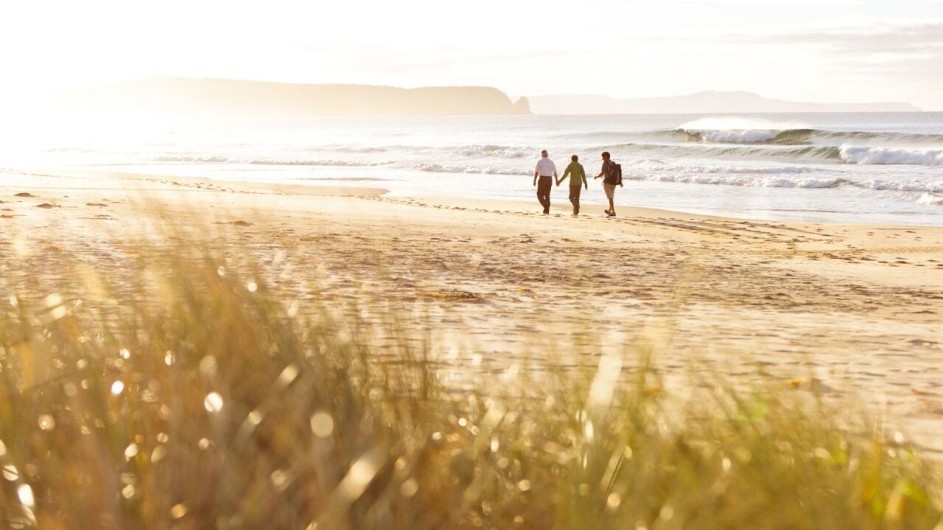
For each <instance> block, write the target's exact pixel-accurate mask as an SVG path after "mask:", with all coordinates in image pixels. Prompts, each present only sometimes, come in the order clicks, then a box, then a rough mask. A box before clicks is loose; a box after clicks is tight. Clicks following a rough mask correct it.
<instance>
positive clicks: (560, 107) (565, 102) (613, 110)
mask: <svg viewBox="0 0 943 530" xmlns="http://www.w3.org/2000/svg"><path fill="white" fill-rule="evenodd" d="M529 101H530V107H531V110H533V112H534V113H536V114H711V113H801V112H919V111H920V110H921V109H919V108H918V107H915V106H914V105H911V104H910V103H898V102H876V103H804V102H798V101H784V100H779V99H769V98H765V97H763V96H760V95H758V94H754V93H752V92H741V91H732V92H718V91H713V90H711V91H704V92H697V93H695V94H688V95H683V96H671V97H658V98H637V99H616V98H610V97H607V96H599V95H585V94H565V95H548V96H531V97H530V98H529Z"/></svg>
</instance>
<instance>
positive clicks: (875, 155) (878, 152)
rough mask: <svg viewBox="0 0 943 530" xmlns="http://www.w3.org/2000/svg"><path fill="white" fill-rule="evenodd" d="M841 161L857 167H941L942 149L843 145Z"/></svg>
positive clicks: (942, 163) (942, 160)
mask: <svg viewBox="0 0 943 530" xmlns="http://www.w3.org/2000/svg"><path fill="white" fill-rule="evenodd" d="M840 153H841V159H842V161H843V162H845V163H848V164H859V165H897V164H906V165H920V166H943V149H903V148H893V147H855V146H850V145H843V146H841V149H840Z"/></svg>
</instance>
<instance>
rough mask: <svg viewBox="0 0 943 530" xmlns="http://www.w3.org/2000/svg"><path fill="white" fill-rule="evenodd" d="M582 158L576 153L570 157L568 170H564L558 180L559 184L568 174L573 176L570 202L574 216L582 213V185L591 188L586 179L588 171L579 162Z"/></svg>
mask: <svg viewBox="0 0 943 530" xmlns="http://www.w3.org/2000/svg"><path fill="white" fill-rule="evenodd" d="M579 159H580V158H579V157H578V156H576V155H573V156H571V157H570V160H572V162H570V165H568V166H566V171H564V172H563V176H562V177H560V179H559V180H557V186H559V185H560V183H561V182H563V181H564V180H566V178H567V177H568V176H572V177H573V178H571V179H570V204H572V205H573V217H577V216H578V215H579V214H580V191H581V188H582V187H584V186H585V187H586V189H587V190H588V189H589V182H587V181H586V172H585V171H584V170H583V165H582V164H580V163H579V162H578V160H579Z"/></svg>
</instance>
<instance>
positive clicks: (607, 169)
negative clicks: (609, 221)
mask: <svg viewBox="0 0 943 530" xmlns="http://www.w3.org/2000/svg"><path fill="white" fill-rule="evenodd" d="M613 164H615V162H613V161H612V160H610V159H609V151H604V152H603V154H602V169H601V170H600V171H599V174H598V175H596V176H595V177H593V180H596V179H598V178H600V177H605V178H604V179H603V181H602V189H603V191H605V192H606V198H607V199H609V209H608V210H606V215H608V216H609V217H615V216H616V205H615V202H614V199H615V196H616V185H617V184H619V183H618V182H616V176H615V175H614V174H613V171H612V169H613V168H612V166H613ZM620 185H621V184H620Z"/></svg>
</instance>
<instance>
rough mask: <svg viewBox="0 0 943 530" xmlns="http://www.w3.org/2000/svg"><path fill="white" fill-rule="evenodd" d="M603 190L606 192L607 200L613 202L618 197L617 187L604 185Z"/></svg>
mask: <svg viewBox="0 0 943 530" xmlns="http://www.w3.org/2000/svg"><path fill="white" fill-rule="evenodd" d="M602 189H603V190H605V192H606V198H607V199H609V200H612V198H613V197H615V196H616V185H615V184H606V183H603V185H602Z"/></svg>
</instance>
